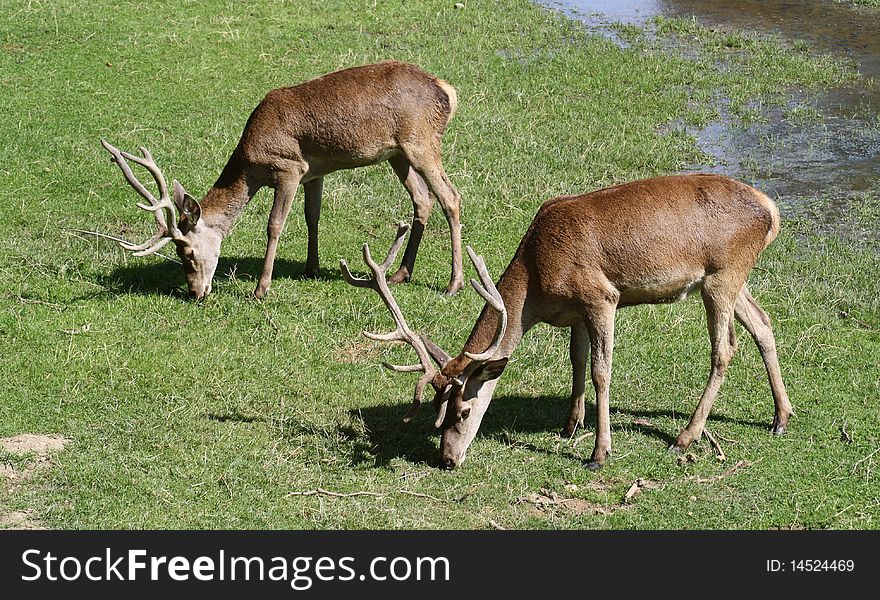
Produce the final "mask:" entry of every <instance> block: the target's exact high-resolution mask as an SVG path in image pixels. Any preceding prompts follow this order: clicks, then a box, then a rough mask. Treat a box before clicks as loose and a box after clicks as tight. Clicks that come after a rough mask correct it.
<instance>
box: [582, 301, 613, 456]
mask: <svg viewBox="0 0 880 600" xmlns="http://www.w3.org/2000/svg"><path fill="white" fill-rule="evenodd" d="M614 311H615V307H614V306H613V305H610V306H603V307H601V308H600V309H599V310H595V311H591V314H590V315H589V316H588V318H587V331H588V333H589V335H590V363H591V367H592V376H593V387H594V388H595V389H596V445H595V446H594V447H593V456H592V457H591V458H590V462H589V463H587V468H588V469H589V470H591V471H596V470H598V469H601V468H602V466H603V465H604V464H605V459H606V458H607V457H608V456H609V455H610V454H611V399H610V387H611V356H612V353H613V351H614Z"/></svg>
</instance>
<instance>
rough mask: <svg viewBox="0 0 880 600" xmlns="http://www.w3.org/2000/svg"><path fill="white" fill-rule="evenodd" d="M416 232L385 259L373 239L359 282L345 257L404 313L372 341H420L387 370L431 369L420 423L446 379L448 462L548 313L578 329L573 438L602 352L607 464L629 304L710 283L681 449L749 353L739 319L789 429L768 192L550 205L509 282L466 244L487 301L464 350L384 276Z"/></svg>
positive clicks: (608, 195) (595, 457)
mask: <svg viewBox="0 0 880 600" xmlns="http://www.w3.org/2000/svg"><path fill="white" fill-rule="evenodd" d="M406 229H407V228H406V226H405V225H401V226H400V228H398V233H397V239H396V241H395V243H394V245H393V246H392V248H391V251H390V252H389V254H388V257H387V258H386V259H385V261H384V262H383V263H382V264H381V265H378V264H376V263H375V262H374V261H373V259H372V257H371V256H370V253H369V249H368V248H367V246H366V245H364V248H363V251H364V259H365V261H366V263H367V265H368V266H369V268H370V270H371V271H372V273H373V278H372V279H359V278H355V277H354V276H352V274H351V273H350V271H349V269H348V266H347V265H346V263H345V261H341V267H342V273H343V276H344V277H345V279H346V281H348V282H349V283H350V284H352V285H356V286H359V287H369V288H372V289H374V290H375V291H376V292H377V293H378V294H379V295H380V297H381V298H382V300H383V301H384V303H385V304H386V306H387V307H388V308H389V310H390V311H391V313H392V315H393V316H394V319H395V322H396V323H397V329H396V331H394V332H392V333H390V334H387V335H381V336H377V335H373V334H367V332H364V333H365V334H366V335H368V336H369V337H371V338H372V339H377V340H384V341H404V342H406V343H408V344H410V345H411V346H412V347H413V348H414V349H415V350H416V353H417V354H418V357H419V364H418V365H413V366H405V367H400V366H394V365H386V366H388V367H390V368H392V369H394V370H396V371H423V372H424V375H422V377H421V378H420V379H419V382H418V384H417V386H416V390H415V394H414V397H413V403H412V407H411V409H410V412H409V414H408V415H407V417H406V419H407V420H409V419H410V418H411V417H412V416H413V414H415V410H416V409H417V408H418V406H419V404H420V403H421V398H422V394H423V391H424V389H425V388H426V387H427V385H428V383H430V384H431V386H432V387H433V388H434V391H435V396H434V406H435V408H436V410H437V419H436V422H435V425H436V426H437V427H438V428H441V430H442V436H441V444H440V459H441V463H442V465H443V466H444V467H446V468H453V467H455V466H457V465H460V464H461V463H462V461H464V459H465V454H466V452H467V449H468V446H469V445H470V443H471V441H472V440H473V439H474V436H475V435H476V433H477V430H478V429H479V426H480V422H481V421H482V419H483V415H484V414H485V413H486V409H487V408H488V407H489V403H490V402H491V400H492V395H493V393H494V391H495V387H496V385H497V382H498V378H499V376H500V375H501V374H502V372H503V371H504V368H505V367H506V366H507V362H508V359H509V358H510V356H511V354H512V353H513V351H514V350H515V349H516V347H517V345H518V344H519V343H520V340H521V339H522V337H523V336H524V335H525V333H526V332H527V331H528V330H529V329H531V328H532V327H533V326H534V325H536V324H538V323H548V324H550V325H553V326H556V327H568V328H570V329H571V345H570V349H569V354H570V358H571V364H572V392H571V396H570V401H571V410H570V414H569V417H568V421H567V423H566V424H565V428H564V430H563V434H564V435H569V436H570V435H573V433H574V431H575V429H576V428H577V427H579V426H580V427H582V426H583V425H584V412H585V406H584V404H585V402H584V396H585V379H586V373H587V356H588V351H587V349H588V348H589V356H590V358H591V375H592V380H593V386H594V388H595V392H596V408H597V427H596V442H595V447H594V448H593V454H592V457H591V459H590V461H589V463H588V465H587V466H588V467H589V468H590V469H597V468H599V467H601V466H602V465H603V464H604V463H605V461H606V458H607V457H608V456H609V455H610V453H611V422H610V408H609V407H610V400H609V386H610V375H611V355H612V348H613V345H614V318H615V312H616V310H617V309H618V308H623V307H626V306H634V305H638V304H656V303H666V302H674V301H677V300H683V299H684V298H686V297H687V296H688V295H689V294H690V293H692V292H696V291H698V290H699V291H700V293H701V295H702V298H703V304H704V306H705V309H706V315H707V321H708V329H709V339H710V342H711V361H710V363H711V366H710V372H709V379H708V382H707V383H706V386H705V389H704V390H703V394H702V397H701V398H700V401H699V404H698V405H697V408H696V410H695V411H694V413H693V416H692V417H691V419H690V422H689V423H688V425H687V426H686V427H685V428H684V429H683V430H682V431H681V433H679V435H678V437H677V439H676V440H675V443H674V444H673V445H672V446H671V447H670V451H673V452H681V451H683V450H684V449H686V448H687V447H688V446H689V445H690V444H691V443H692V442H693V441H695V440H697V439H699V437H700V436H701V434H702V432H703V428H704V426H705V424H706V419H707V418H708V416H709V411H710V409H711V407H712V403H713V402H714V400H715V397H716V395H717V393H718V390H719V388H720V386H721V384H722V382H723V380H724V376H725V372H726V370H727V366H728V364H729V362H730V360H731V358H732V356H733V354H734V351H735V350H736V345H737V341H736V334H735V331H734V319H736V320H738V321H739V322H740V323H742V324H743V325H744V326H745V328H746V329H747V330H748V332H749V333H750V334H751V336H752V337H753V339H754V340H755V342H756V344H757V346H758V349H759V351H760V353H761V357H762V358H763V361H764V365H765V367H766V370H767V374H768V377H769V380H770V388H771V390H772V393H773V399H774V401H775V417H774V419H773V425H772V428H771V431H772V433H774V434H776V435H780V434H782V433H784V432H785V429H786V427H787V424H788V419H789V416H790V415H791V414H792V407H791V404H790V403H789V400H788V395H787V393H786V390H785V386H784V385H783V382H782V376H781V374H780V368H779V362H778V359H777V354H776V342H775V339H774V336H773V330H772V329H771V327H770V319H769V317H768V316H767V313H765V312H764V311H763V309H762V308H761V307H760V306H759V305H758V303H757V302H756V301H755V299H754V298H753V297H752V296H751V294H750V293H749V290H748V287H747V286H746V280H747V278H748V275H749V272H750V271H751V269H752V267H753V266H754V264H755V262H756V261H757V258H758V255H759V253H760V252H761V251H762V250H763V249H764V248H766V247H767V246H768V245H769V244H770V243H771V242H772V241H773V240H774V239H775V237H776V235H777V233H778V232H779V212H778V210H777V208H776V205H775V204H774V203H773V201H772V200H770V199H769V198H768V197H767V196H766V195H764V194H763V193H761V192H760V191H758V190H756V189H754V188H752V187H749V186H747V185H745V184H743V183H740V182H738V181H735V180H733V179H729V178H727V177H724V176H720V175H703V174H699V175H678V176H668V177H658V178H653V179H647V180H643V181H636V182H632V183H627V184H623V185H618V186H614V187H610V188H606V189H603V190H599V191H596V192H592V193H589V194H585V195H581V196H562V197H559V198H554V199H552V200H549V201H547V202H545V203H544V204H543V206H542V207H541V208H540V210H539V211H538V213H537V215H536V216H535V218H534V220H533V221H532V224H531V226H530V227H529V229H528V231H527V232H526V234H525V236H524V237H523V239H522V241H521V242H520V245H519V248H518V249H517V251H516V254H515V255H514V257H513V259H512V260H511V261H510V264H509V265H508V266H507V269H506V270H505V271H504V274H503V275H502V276H501V279H500V280H499V281H498V285H497V287H496V286H495V285H494V284H493V283H492V278H491V277H490V275H489V273H488V271H487V269H486V266H485V264H484V262H483V260H482V258H480V257H478V256H476V255H475V254H474V252H473V250H471V248H468V249H467V250H468V254H469V256H470V258H471V260H472V261H473V263H474V266H475V267H476V269H477V272H478V274H479V277H480V282H477V281H475V280H471V283H472V285H473V287H474V288H475V289H476V290H477V292H478V293H479V294H480V296H482V297H483V299H485V300H486V303H487V304H486V306H485V307H484V309H483V311H482V313H481V314H480V317H479V318H478V319H477V322H476V324H475V325H474V327H473V329H472V331H471V334H470V337H469V338H468V340H467V342H466V343H465V345H464V349H463V350H462V352H461V353H460V354H459V355H457V356H455V357H450V356H449V355H448V354H447V353H446V352H444V351H443V350H442V349H441V348H439V347H438V346H437V345H436V344H434V343H432V342H431V341H430V340H428V339H427V338H426V337H425V336H423V335H421V334H418V333H416V332H414V331H412V330H411V329H410V328H409V326H408V325H407V323H406V321H405V320H404V318H403V315H402V313H401V311H400V309H399V307H398V306H397V303H396V302H395V300H394V298H393V296H392V295H391V293H390V291H389V288H388V285H387V282H386V280H385V274H386V272H387V270H388V268H389V267H390V265H391V263H392V262H393V261H394V257H395V255H396V254H397V252H398V250H399V249H400V246H401V245H402V242H403V236H404V234H405V232H406ZM432 361H433V362H432ZM435 363H436V366H435Z"/></svg>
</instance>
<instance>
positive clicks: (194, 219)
mask: <svg viewBox="0 0 880 600" xmlns="http://www.w3.org/2000/svg"><path fill="white" fill-rule="evenodd" d="M172 187H173V188H174V204H175V205H176V206H177V209H178V210H179V211H180V214H181V215H182V216H184V217H186V219H187V220H188V221H189V222H190V224H192V225H195V224H196V223H198V221H199V217H201V216H202V207H201V206H200V205H199V202H198V200H196V199H195V198H193V197H192V196H190V195H189V194H187V193H186V190H185V189H183V186H182V185H180V182H179V181H177V180H176V179H175V180H174V181H173V182H172Z"/></svg>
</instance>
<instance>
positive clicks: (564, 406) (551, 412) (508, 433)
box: [350, 396, 769, 466]
mask: <svg viewBox="0 0 880 600" xmlns="http://www.w3.org/2000/svg"><path fill="white" fill-rule="evenodd" d="M695 406H696V404H695ZM408 409H409V405H408V404H397V405H391V406H389V405H380V406H372V407H368V408H361V409H357V410H352V411H351V413H350V414H351V416H352V418H360V419H362V420H363V422H364V427H365V429H366V432H367V437H368V439H369V442H370V443H369V448H368V449H367V451H366V452H362V453H361V459H360V460H359V462H365V461H366V462H369V461H375V464H376V465H377V466H384V465H387V464H388V463H390V462H391V461H392V460H394V459H397V458H401V459H404V460H407V461H409V462H422V463H428V464H429V465H431V466H439V460H438V456H437V455H438V447H439V440H438V439H437V435H438V433H439V430H436V429H434V413H433V410H432V409H431V406H430V404H428V405H427V406H423V407H422V410H421V411H420V412H419V414H418V415H417V416H416V418H415V419H413V421H412V422H411V423H409V424H406V423H403V416H404V415H405V414H406V412H407V410H408ZM568 409H569V404H568V399H567V398H564V397H552V396H536V397H528V398H526V397H521V396H500V397H498V398H495V399H494V400H493V401H492V405H491V406H490V407H489V410H488V411H487V413H486V416H485V417H484V418H483V422H482V424H481V425H480V431H479V433H478V434H477V435H478V436H484V437H488V438H491V439H493V440H496V441H498V442H500V443H502V444H506V445H516V446H519V447H522V448H526V449H528V450H531V451H534V452H538V453H543V454H552V455H554V456H557V455H561V456H567V457H569V458H571V459H573V460H578V461H581V462H583V463H584V464H586V460H584V458H583V457H581V456H578V455H575V454H574V453H570V452H568V451H566V450H561V451H550V450H548V449H547V448H542V447H539V446H535V445H534V444H531V443H529V442H526V441H523V440H515V439H513V437H512V436H513V434H517V433H521V434H535V433H552V432H556V433H560V432H561V431H562V427H563V425H564V424H565V422H566V420H567V419H568ZM615 415H626V418H627V420H630V421H633V420H636V419H643V420H646V421H650V419H655V418H670V419H682V418H685V419H686V418H687V417H689V415H690V413H689V412H688V413H686V412H684V411H671V410H626V409H624V410H613V411H612V418H614V416H615ZM713 421H714V422H716V423H718V422H721V423H733V424H737V425H743V426H747V427H754V428H756V429H760V430H765V429H767V427H769V420H768V422H767V423H763V422H761V423H759V422H755V421H750V420H743V419H738V418H732V417H728V416H726V415H714V414H713V415H711V416H710V417H709V422H708V425H709V427H711V426H712V422H713ZM595 423H596V406H595V404H588V406H587V417H586V431H594V430H595ZM620 428H626V429H631V430H634V431H638V432H640V433H642V434H644V435H645V436H646V437H650V438H654V439H657V440H659V441H660V442H661V443H662V445H663V447H664V448H667V447H669V446H670V445H671V444H673V443H674V442H675V438H676V436H677V435H678V431H677V430H666V429H660V428H659V427H656V426H654V425H652V424H650V422H648V423H632V422H631V423H627V424H625V425H622V426H621V425H615V427H614V428H613V429H620ZM612 434H613V430H612ZM585 443H588V444H590V445H592V443H593V442H592V441H589V442H585Z"/></svg>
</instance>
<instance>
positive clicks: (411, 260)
mask: <svg viewBox="0 0 880 600" xmlns="http://www.w3.org/2000/svg"><path fill="white" fill-rule="evenodd" d="M388 162H389V163H391V168H392V169H394V173H395V174H396V175H397V178H398V179H400V182H401V183H402V184H403V187H405V188H406V191H407V192H408V193H409V197H410V198H411V199H412V205H413V221H412V227H411V228H410V233H409V240H408V241H407V243H406V250H404V252H403V259H402V260H401V261H400V268H399V269H398V270H397V272H396V273H395V274H394V275H392V276H391V277H390V278H389V279H388V281H389V282H391V283H403V282H404V281H409V280H410V278H411V277H412V274H413V268H414V267H415V262H416V254H417V253H418V251H419V244H420V243H421V242H422V234H423V233H424V232H425V226H426V225H427V224H428V216H429V215H430V214H431V206H432V205H433V204H434V198H433V197H431V194H430V193H429V192H428V186H427V184H426V183H425V180H424V179H422V178H421V176H420V175H419V174H418V173H416V170H415V169H413V168H412V166H411V165H410V164H409V161H408V160H407V159H406V157H404V156H395V157H393V158H390V159H388Z"/></svg>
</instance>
